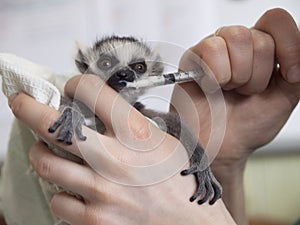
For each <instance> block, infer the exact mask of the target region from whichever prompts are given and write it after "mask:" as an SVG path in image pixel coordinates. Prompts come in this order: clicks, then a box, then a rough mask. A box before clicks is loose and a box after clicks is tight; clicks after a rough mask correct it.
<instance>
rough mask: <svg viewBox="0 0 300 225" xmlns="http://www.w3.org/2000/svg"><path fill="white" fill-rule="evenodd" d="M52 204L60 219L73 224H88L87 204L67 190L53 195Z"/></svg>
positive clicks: (53, 210)
mask: <svg viewBox="0 0 300 225" xmlns="http://www.w3.org/2000/svg"><path fill="white" fill-rule="evenodd" d="M50 206H51V210H52V212H53V213H54V214H55V215H56V216H57V217H58V218H59V219H60V220H63V221H65V222H67V223H69V224H72V225H77V224H78V225H81V224H87V221H85V219H86V216H85V212H86V205H85V204H84V202H82V201H80V200H79V199H77V198H76V197H74V196H71V195H69V194H67V193H65V192H61V193H57V194H55V195H54V196H53V198H52V200H51V203H50Z"/></svg>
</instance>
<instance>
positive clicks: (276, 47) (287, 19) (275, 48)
mask: <svg viewBox="0 0 300 225" xmlns="http://www.w3.org/2000/svg"><path fill="white" fill-rule="evenodd" d="M216 33H217V34H216V35H212V36H209V37H207V38H205V39H204V40H202V41H201V42H200V43H198V44H197V45H195V46H194V47H192V48H191V51H192V52H193V53H195V54H196V55H198V56H199V57H201V58H202V59H203V61H204V62H205V63H206V64H207V65H208V67H209V68H210V69H211V70H212V72H213V74H214V75H215V78H216V80H217V82H218V83H219V85H220V86H221V88H222V89H223V95H224V99H225V103H226V112H227V124H226V132H225V136H224V139H223V143H222V146H221V148H220V152H219V154H218V155H217V157H216V160H217V161H222V162H226V163H234V162H236V161H243V162H244V161H245V159H246V158H247V157H248V156H249V155H250V154H251V153H252V152H253V151H254V150H255V149H257V148H258V147H260V146H263V145H265V144H267V143H269V142H270V141H271V140H272V139H273V138H274V137H275V136H276V134H277V133H278V132H279V131H280V129H281V128H282V126H283V125H284V124H285V122H286V121H287V119H288V118H289V116H290V114H291V112H292V110H293V109H294V108H295V106H296V105H297V103H298V101H299V97H300V32H299V30H298V28H297V25H296V23H295V21H294V20H293V18H292V17H291V15H289V14H288V13H287V12H286V11H284V10H282V9H274V10H269V11H268V12H266V13H265V14H264V15H263V16H262V17H261V18H260V19H259V20H258V21H257V23H256V24H255V26H254V27H253V28H251V29H248V28H245V27H242V26H229V27H222V28H220V29H219V30H218V31H217V32H216ZM188 57H189V56H188V54H186V55H185V56H184V57H183V59H182V61H181V67H182V68H184V67H185V64H186V61H187V60H188ZM276 63H278V64H279V65H280V68H277V67H276V66H277V64H276ZM181 87H183V88H184V89H185V90H186V91H187V92H188V93H190V95H191V97H192V99H193V101H194V103H195V105H196V107H198V112H199V120H200V123H201V127H202V129H201V132H200V134H199V137H200V139H201V140H202V141H203V142H204V143H206V142H207V141H208V140H207V139H208V137H209V132H210V120H209V119H208V118H209V106H208V105H207V102H206V101H205V96H204V95H203V94H202V92H201V90H200V89H199V87H198V86H197V85H196V84H193V83H188V84H182V85H181ZM174 101H180V99H174ZM178 105H180V103H179V104H177V106H178ZM183 111H184V110H183Z"/></svg>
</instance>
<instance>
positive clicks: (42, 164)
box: [35, 156, 51, 179]
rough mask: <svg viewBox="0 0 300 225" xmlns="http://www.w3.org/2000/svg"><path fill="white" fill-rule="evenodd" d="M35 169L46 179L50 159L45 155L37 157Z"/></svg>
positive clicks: (49, 170) (48, 172)
mask: <svg viewBox="0 0 300 225" xmlns="http://www.w3.org/2000/svg"><path fill="white" fill-rule="evenodd" d="M35 171H36V172H37V173H38V174H39V175H40V176H41V177H43V178H45V179H48V178H49V177H50V174H51V160H50V159H49V158H47V157H44V156H41V157H40V158H39V159H37V162H36V165H35Z"/></svg>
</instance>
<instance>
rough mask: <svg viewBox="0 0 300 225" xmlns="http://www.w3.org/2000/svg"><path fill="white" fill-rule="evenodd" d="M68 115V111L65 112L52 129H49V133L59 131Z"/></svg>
mask: <svg viewBox="0 0 300 225" xmlns="http://www.w3.org/2000/svg"><path fill="white" fill-rule="evenodd" d="M67 114H68V113H67V112H66V111H63V112H62V115H61V116H60V117H59V118H58V120H57V121H56V122H55V123H54V124H53V125H52V126H51V127H49V129H48V131H49V132H50V133H54V132H55V131H56V130H57V129H58V127H59V126H61V125H62V123H63V122H64V120H65V119H66V117H67Z"/></svg>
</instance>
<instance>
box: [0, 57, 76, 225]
mask: <svg viewBox="0 0 300 225" xmlns="http://www.w3.org/2000/svg"><path fill="white" fill-rule="evenodd" d="M0 75H1V76H2V90H3V92H4V94H5V95H6V96H10V95H11V94H13V93H16V92H25V93H27V94H29V95H31V96H32V97H34V98H35V99H36V100H37V101H39V102H41V103H43V104H47V105H49V106H51V107H53V108H55V109H58V108H59V104H60V96H61V91H62V87H63V86H64V84H65V81H66V80H67V79H69V78H70V77H71V76H72V74H68V75H60V74H55V73H54V72H53V71H52V70H51V69H49V68H46V67H43V66H40V65H37V64H34V63H32V62H30V61H28V60H25V59H22V58H19V57H17V56H15V55H11V54H3V53H0ZM35 140H36V139H35V137H34V135H33V133H32V132H31V131H30V130H29V129H28V128H27V127H25V126H24V125H23V124H22V123H21V122H19V121H15V122H14V124H13V127H12V131H11V135H10V141H9V144H8V150H7V155H6V157H5V162H4V167H3V169H2V174H1V183H0V185H1V187H0V191H1V193H0V209H1V208H2V211H3V214H4V216H5V219H6V222H7V224H8V225H12V224H13V225H36V224H38V225H53V224H58V222H60V221H57V219H56V218H55V216H54V215H53V214H52V212H51V210H50V207H49V196H48V195H47V193H49V188H50V187H51V186H49V185H47V184H45V182H43V181H41V179H39V178H38V177H37V175H35V173H33V172H29V171H30V170H31V167H30V163H29V160H28V151H29V148H30V147H31V145H32V144H33V143H34V141H35ZM45 188H46V189H45ZM47 188H48V189H47Z"/></svg>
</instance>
